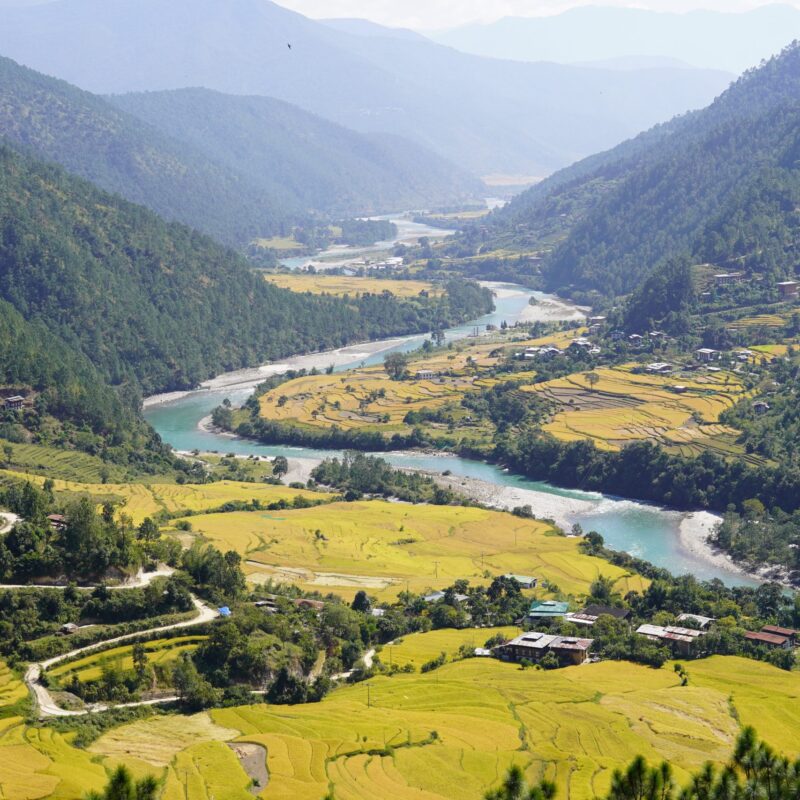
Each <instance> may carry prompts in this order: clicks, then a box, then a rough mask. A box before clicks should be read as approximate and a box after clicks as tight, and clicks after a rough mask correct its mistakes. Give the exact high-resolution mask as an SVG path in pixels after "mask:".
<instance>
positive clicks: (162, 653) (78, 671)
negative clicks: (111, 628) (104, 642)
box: [47, 636, 208, 684]
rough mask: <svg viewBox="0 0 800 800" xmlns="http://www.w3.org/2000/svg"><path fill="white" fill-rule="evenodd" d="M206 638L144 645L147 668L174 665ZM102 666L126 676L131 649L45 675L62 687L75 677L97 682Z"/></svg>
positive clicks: (115, 650)
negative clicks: (116, 670) (110, 666)
mask: <svg viewBox="0 0 800 800" xmlns="http://www.w3.org/2000/svg"><path fill="white" fill-rule="evenodd" d="M207 638H208V637H207V636H177V637H175V638H172V639H156V640H154V641H152V642H145V644H144V648H145V650H146V651H147V660H148V662H149V663H150V664H164V663H167V662H169V661H174V660H175V659H177V658H178V656H180V654H181V653H190V652H192V651H193V650H196V649H197V647H198V646H199V645H200V643H201V642H204V641H205V640H206V639H207ZM104 664H114V665H115V666H117V667H118V668H119V669H120V670H122V671H124V672H129V671H131V670H132V669H133V645H125V646H122V647H114V648H112V649H110V650H103V651H101V652H99V653H92V654H91V655H88V656H86V657H85V658H81V659H79V660H77V661H70V662H67V663H65V664H61V665H60V666H58V667H55V668H54V669H51V670H49V671H48V673H47V674H48V675H49V676H50V677H52V678H56V679H57V680H58V681H59V682H60V683H61V684H66V683H68V682H69V681H71V680H72V678H73V676H77V678H78V680H79V681H80V682H81V683H85V682H87V681H94V680H97V679H98V678H99V677H100V676H101V675H102V673H103V665H104Z"/></svg>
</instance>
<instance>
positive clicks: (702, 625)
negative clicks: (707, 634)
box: [678, 614, 716, 631]
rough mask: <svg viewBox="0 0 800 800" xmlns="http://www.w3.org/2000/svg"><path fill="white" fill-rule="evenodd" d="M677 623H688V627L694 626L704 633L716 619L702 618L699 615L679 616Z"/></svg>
mask: <svg viewBox="0 0 800 800" xmlns="http://www.w3.org/2000/svg"><path fill="white" fill-rule="evenodd" d="M678 622H688V623H689V624H690V625H695V626H697V627H698V628H699V629H700V630H703V631H704V630H706V628H709V627H710V626H711V625H713V624H714V623H715V622H716V619H714V617H704V616H702V615H701V614H679V615H678Z"/></svg>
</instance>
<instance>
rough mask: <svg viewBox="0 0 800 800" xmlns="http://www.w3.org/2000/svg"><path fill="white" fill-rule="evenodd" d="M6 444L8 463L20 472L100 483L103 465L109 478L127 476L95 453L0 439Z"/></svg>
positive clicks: (119, 479)
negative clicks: (8, 452) (92, 454)
mask: <svg viewBox="0 0 800 800" xmlns="http://www.w3.org/2000/svg"><path fill="white" fill-rule="evenodd" d="M6 445H8V446H10V447H11V451H12V455H11V464H12V467H13V468H14V469H16V470H18V471H20V472H22V471H24V472H41V473H42V474H44V475H46V476H47V477H49V478H61V479H63V480H71V481H80V482H82V483H100V482H101V481H102V471H103V470H104V469H105V470H106V471H107V472H108V473H109V476H110V479H111V480H113V481H120V482H121V481H123V480H125V479H126V478H127V476H126V474H125V472H126V471H125V470H124V469H123V468H122V467H119V466H117V465H115V464H106V463H105V462H104V461H103V460H102V459H100V458H97V457H96V456H90V455H88V454H87V453H81V452H79V451H77V450H63V449H58V448H55V447H46V446H44V445H40V444H15V443H10V442H6V441H5V440H3V439H0V447H2V446H6Z"/></svg>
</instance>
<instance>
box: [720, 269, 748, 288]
mask: <svg viewBox="0 0 800 800" xmlns="http://www.w3.org/2000/svg"><path fill="white" fill-rule="evenodd" d="M746 278H747V276H746V275H745V274H744V272H723V273H720V274H719V275H715V276H714V283H715V285H717V286H732V285H733V284H735V283H742V282H743V281H744V280H746Z"/></svg>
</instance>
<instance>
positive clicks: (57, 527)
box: [47, 514, 67, 531]
mask: <svg viewBox="0 0 800 800" xmlns="http://www.w3.org/2000/svg"><path fill="white" fill-rule="evenodd" d="M47 521H48V522H49V523H50V527H51V528H52V529H53V530H54V531H63V530H65V529H66V527H67V518H66V517H65V516H64V515H63V514H49V515H48V517H47Z"/></svg>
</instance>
